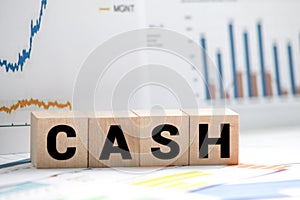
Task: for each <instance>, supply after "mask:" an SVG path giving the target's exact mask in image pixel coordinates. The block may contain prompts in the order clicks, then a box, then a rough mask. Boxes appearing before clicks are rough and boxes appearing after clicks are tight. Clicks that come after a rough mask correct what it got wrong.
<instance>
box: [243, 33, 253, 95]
mask: <svg viewBox="0 0 300 200" xmlns="http://www.w3.org/2000/svg"><path fill="white" fill-rule="evenodd" d="M244 47H245V60H246V70H247V84H248V96H249V97H252V96H253V92H252V81H251V70H250V59H249V45H248V33H247V32H244Z"/></svg>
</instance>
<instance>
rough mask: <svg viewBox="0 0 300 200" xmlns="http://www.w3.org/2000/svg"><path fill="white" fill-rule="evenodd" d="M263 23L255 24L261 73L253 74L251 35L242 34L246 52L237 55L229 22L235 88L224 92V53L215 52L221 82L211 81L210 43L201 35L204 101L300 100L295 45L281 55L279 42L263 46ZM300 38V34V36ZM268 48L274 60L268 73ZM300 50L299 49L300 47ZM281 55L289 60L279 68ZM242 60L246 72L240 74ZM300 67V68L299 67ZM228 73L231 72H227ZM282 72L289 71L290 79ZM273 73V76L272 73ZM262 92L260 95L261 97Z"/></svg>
mask: <svg viewBox="0 0 300 200" xmlns="http://www.w3.org/2000/svg"><path fill="white" fill-rule="evenodd" d="M263 28H264V27H263V23H262V22H257V24H256V31H257V38H256V40H257V41H258V44H257V45H253V44H252V47H255V46H257V48H258V52H259V56H258V59H259V66H256V68H258V69H259V71H253V70H252V67H253V65H252V62H251V58H250V53H249V43H250V42H251V41H250V39H249V34H248V32H247V31H244V32H243V33H242V37H241V38H242V40H243V41H242V44H243V49H244V52H238V53H237V51H236V47H235V46H236V44H235V43H236V38H235V37H234V35H235V34H234V24H233V23H232V22H230V23H229V24H228V38H229V41H228V46H229V49H230V63H231V66H230V67H231V73H232V88H224V84H223V82H224V79H225V78H226V77H224V76H223V71H224V65H223V63H222V58H223V55H222V50H220V49H217V51H216V56H215V58H211V59H215V60H216V62H215V63H216V65H217V68H218V73H219V76H218V77H219V80H217V81H216V80H214V82H213V81H212V80H210V79H209V74H208V73H209V67H212V66H209V65H208V62H207V53H206V50H207V46H208V44H209V41H207V39H206V38H205V36H204V35H203V34H202V33H201V36H200V39H199V45H200V47H201V48H202V54H203V66H204V77H205V82H206V83H207V84H206V85H205V99H206V100H213V99H216V97H219V99H224V98H225V99H243V98H259V97H261V98H271V97H275V96H276V97H284V96H293V97H295V96H299V95H300V85H299V84H300V81H298V80H297V79H296V75H295V67H296V66H295V64H294V63H295V60H294V54H295V52H294V47H293V46H292V43H291V42H290V41H288V42H287V43H286V45H285V47H286V49H281V52H280V53H279V49H278V46H277V44H276V42H274V43H273V45H272V46H266V45H265V44H264V37H263V35H264V33H263ZM299 35H300V34H299ZM266 48H269V49H271V51H272V54H273V55H272V56H273V64H272V65H273V66H269V67H273V69H267V68H266V64H265V53H264V52H265V49H266ZM299 48H300V47H299ZM282 54H286V58H287V60H286V61H285V62H286V65H285V66H280V65H279V59H281V58H280V56H279V55H282ZM237 56H243V58H244V69H243V70H242V71H239V70H238V69H237V64H236V57H237ZM297 67H298V66H297ZM227 69H228V68H227ZM282 70H287V71H288V77H284V76H283V75H282V74H281V71H282ZM272 72H274V73H272ZM283 78H284V79H285V80H286V79H288V80H287V82H288V83H289V85H288V87H283V86H282V84H281V79H283ZM217 85H218V88H219V89H218V91H217V90H216V86H217ZM230 90H233V93H232V94H233V95H232V96H230V95H229V92H230ZM259 91H261V93H259Z"/></svg>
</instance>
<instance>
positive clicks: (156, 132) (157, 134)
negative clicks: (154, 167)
mask: <svg viewBox="0 0 300 200" xmlns="http://www.w3.org/2000/svg"><path fill="white" fill-rule="evenodd" d="M164 131H167V132H169V133H170V135H179V132H178V129H177V128H176V127H175V126H173V125H170V124H162V125H159V126H157V127H155V128H154V129H153V131H152V138H153V140H154V141H155V142H157V143H159V144H162V145H165V146H168V147H169V148H170V151H169V152H168V153H163V152H162V151H161V150H160V148H159V147H153V148H151V152H152V154H153V155H154V156H155V157H156V158H159V159H162V160H168V159H172V158H175V157H176V156H178V154H179V151H180V148H179V145H178V144H177V143H176V142H175V141H173V140H170V139H168V138H165V137H163V136H162V135H161V133H162V132H164Z"/></svg>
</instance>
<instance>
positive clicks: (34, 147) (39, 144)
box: [30, 112, 88, 168]
mask: <svg viewBox="0 0 300 200" xmlns="http://www.w3.org/2000/svg"><path fill="white" fill-rule="evenodd" d="M58 125H67V126H69V127H71V128H72V129H73V130H74V131H75V134H76V136H75V137H67V135H66V133H64V132H59V133H58V134H57V136H56V150H57V151H58V152H59V153H65V152H66V150H67V148H68V147H76V150H75V154H74V155H73V156H72V157H71V158H69V159H66V160H57V159H55V158H53V157H52V156H51V155H50V154H49V151H48V149H47V137H48V133H49V131H50V130H51V129H52V128H53V127H55V126H58ZM87 135H88V118H87V117H86V116H83V115H76V117H75V118H74V113H73V112H32V113H31V139H30V140H31V144H30V157H31V162H32V163H33V165H34V166H35V167H36V168H70V167H72V168H73V167H76V168H77V167H87V161H88V157H87V155H88V154H87Z"/></svg>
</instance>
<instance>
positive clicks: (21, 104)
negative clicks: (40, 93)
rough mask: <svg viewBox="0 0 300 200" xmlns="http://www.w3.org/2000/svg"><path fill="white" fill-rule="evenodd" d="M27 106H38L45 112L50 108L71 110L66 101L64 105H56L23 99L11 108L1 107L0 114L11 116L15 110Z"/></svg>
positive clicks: (54, 102)
mask: <svg viewBox="0 0 300 200" xmlns="http://www.w3.org/2000/svg"><path fill="white" fill-rule="evenodd" d="M29 106H38V107H42V108H44V109H46V110H48V109H49V108H50V107H56V108H60V109H62V108H69V109H70V110H71V109H72V105H71V102H69V101H67V102H66V103H58V102H57V101H48V102H45V101H41V100H38V99H32V98H31V99H23V100H19V101H18V102H17V103H15V104H13V105H11V106H2V107H0V112H5V113H7V114H11V112H12V111H15V110H17V109H22V108H25V107H29Z"/></svg>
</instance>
